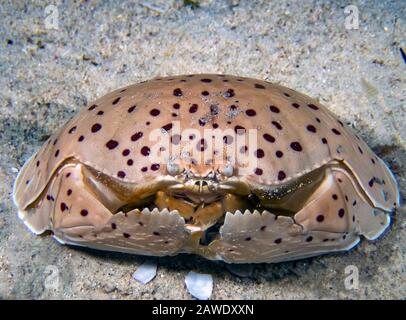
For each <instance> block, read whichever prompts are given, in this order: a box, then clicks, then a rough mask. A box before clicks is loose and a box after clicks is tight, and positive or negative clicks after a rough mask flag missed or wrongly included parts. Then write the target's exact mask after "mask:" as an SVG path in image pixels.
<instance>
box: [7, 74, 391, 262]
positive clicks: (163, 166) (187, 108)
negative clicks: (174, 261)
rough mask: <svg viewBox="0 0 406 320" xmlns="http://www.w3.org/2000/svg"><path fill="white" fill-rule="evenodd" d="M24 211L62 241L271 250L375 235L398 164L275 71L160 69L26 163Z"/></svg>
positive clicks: (83, 117) (337, 247)
mask: <svg viewBox="0 0 406 320" xmlns="http://www.w3.org/2000/svg"><path fill="white" fill-rule="evenodd" d="M13 195H14V202H15V204H16V206H17V207H18V212H19V217H20V218H21V219H22V220H23V221H24V223H25V224H26V226H27V227H28V228H29V229H30V230H31V231H32V232H34V233H35V234H41V233H44V232H46V231H50V232H51V233H52V235H53V237H54V238H56V239H57V240H58V241H59V242H61V243H63V244H72V245H79V246H86V247H91V248H96V249H101V250H110V251H120V252H127V253H134V254H141V255H151V256H165V255H176V254H178V253H192V254H198V255H201V256H203V257H205V258H207V259H211V260H223V261H225V262H227V263H274V262H281V261H288V260H294V259H300V258H306V257H310V256H315V255H319V254H324V253H329V252H335V251H344V250H349V249H351V248H353V247H354V246H355V245H356V244H357V243H358V242H359V241H360V238H361V236H363V237H365V238H367V239H369V240H374V239H376V238H377V237H379V236H380V235H381V234H382V233H383V231H384V230H385V229H387V227H388V226H389V225H390V220H391V214H392V213H393V212H394V210H395V208H396V207H398V206H399V190H398V187H397V184H396V181H395V179H394V176H393V175H392V173H391V171H390V170H389V169H388V167H387V166H386V165H385V163H384V162H383V161H382V160H381V159H380V158H378V157H377V156H376V155H375V154H374V153H373V152H372V151H371V149H370V148H369V147H368V146H367V144H366V143H365V142H364V141H362V139H360V137H359V136H357V135H355V134H354V133H353V132H352V131H351V129H350V128H349V127H348V126H347V125H346V124H344V123H343V122H341V121H340V120H338V119H337V117H335V116H334V115H333V114H332V113H331V112H330V111H329V110H328V109H327V108H325V107H323V106H322V105H321V104H320V103H319V102H317V101H316V100H314V99H311V98H309V97H308V96H306V95H303V94H301V93H298V92H296V91H294V90H292V89H289V88H287V87H284V86H280V85H277V84H273V83H270V82H267V81H261V80H255V79H250V78H244V77H236V76H231V75H213V74H199V75H183V76H176V77H165V78H155V79H152V80H150V81H144V82H141V83H138V84H134V85H130V86H127V87H125V88H122V89H118V90H116V91H113V92H111V93H109V94H107V95H105V96H103V97H102V98H100V99H98V100H96V101H95V102H93V103H91V104H90V105H89V106H87V107H86V109H84V110H83V111H82V112H80V113H79V114H77V115H76V116H75V117H74V118H72V119H71V120H70V121H68V122H67V123H66V124H65V125H64V126H63V127H62V128H61V129H60V130H59V131H58V132H57V133H55V134H54V135H53V136H51V137H50V138H49V139H48V141H47V142H46V143H45V144H44V145H43V146H42V148H41V149H40V150H39V151H38V152H37V153H36V154H35V155H34V156H32V157H31V158H30V159H29V160H28V161H27V162H26V163H25V165H24V166H23V168H22V169H21V170H20V172H19V175H18V177H17V179H16V182H15V186H14V191H13Z"/></svg>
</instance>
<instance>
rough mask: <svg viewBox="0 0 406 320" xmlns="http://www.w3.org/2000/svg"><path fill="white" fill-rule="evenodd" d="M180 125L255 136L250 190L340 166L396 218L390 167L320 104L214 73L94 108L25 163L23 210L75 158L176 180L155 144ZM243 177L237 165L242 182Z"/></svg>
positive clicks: (18, 187) (185, 139)
mask: <svg viewBox="0 0 406 320" xmlns="http://www.w3.org/2000/svg"><path fill="white" fill-rule="evenodd" d="M173 121H179V122H177V123H178V124H180V127H181V130H184V129H195V130H197V132H200V133H201V137H203V136H204V130H205V129H209V128H218V129H221V130H225V129H226V128H228V129H231V130H235V129H241V128H244V129H246V130H250V129H255V130H256V132H257V139H256V142H257V146H256V148H255V150H252V149H248V151H247V152H250V153H252V156H253V157H254V158H255V159H256V161H257V164H256V167H255V168H254V169H253V170H252V171H251V172H249V173H248V174H245V175H244V176H241V177H240V178H241V179H242V180H245V181H248V182H249V183H250V184H252V185H260V186H266V187H270V186H277V185H281V184H285V183H286V182H288V181H290V180H291V179H295V178H298V177H300V176H302V175H303V174H305V173H307V172H310V171H312V170H314V169H315V168H318V167H321V166H322V165H324V164H326V163H328V162H330V161H332V160H334V159H335V160H339V161H342V162H343V163H344V164H345V165H346V166H347V167H348V168H349V169H350V171H351V173H352V174H353V176H354V177H355V178H356V180H358V182H359V184H360V186H361V187H362V189H363V191H364V192H365V194H366V195H367V197H368V199H369V201H370V202H371V203H372V205H373V206H374V207H377V208H380V209H383V210H385V211H390V210H391V209H392V208H393V207H394V206H396V205H397V204H398V201H399V192H398V189H397V185H396V181H395V180H394V178H393V176H392V174H391V172H390V171H389V169H388V168H387V167H386V165H385V164H384V163H383V161H381V160H380V159H379V158H378V157H377V156H376V155H375V154H374V153H373V152H372V151H371V150H370V148H369V147H368V146H367V145H366V144H365V142H363V141H362V140H360V139H359V138H358V137H357V136H355V135H354V134H353V133H352V132H351V130H350V129H349V128H348V127H347V126H346V125H344V124H343V123H341V122H340V121H339V120H338V119H337V118H336V117H335V116H334V115H333V114H332V113H331V112H329V111H328V110H327V109H326V108H325V107H323V106H322V105H320V104H319V103H318V102H317V101H315V100H313V99H311V98H309V97H307V96H305V95H303V94H300V93H298V92H296V91H294V90H291V89H288V88H286V87H283V86H279V85H275V84H272V83H269V82H265V81H261V80H255V79H248V78H241V77H235V76H228V75H226V76H224V75H211V74H202V75H189V76H177V77H172V78H157V79H153V80H150V81H147V82H144V83H139V84H135V85H131V86H128V87H126V88H124V89H120V90H116V91H114V92H112V93H109V94H107V95H105V96H103V97H102V98H100V99H98V100H96V101H95V102H94V103H92V104H91V105H89V106H88V107H87V108H86V109H85V110H83V111H82V112H80V113H79V114H77V115H76V116H75V117H74V118H73V119H72V120H71V121H69V122H68V123H67V124H65V125H64V126H63V127H62V128H61V130H60V131H59V132H58V133H56V134H55V135H53V136H52V137H51V138H50V139H49V140H48V142H47V143H46V144H45V145H44V146H43V147H42V148H41V149H40V150H39V151H38V153H37V154H36V155H35V156H34V157H32V158H31V159H30V160H29V161H28V162H27V163H26V164H25V166H24V168H23V169H22V170H21V172H20V174H19V176H18V178H17V181H16V184H15V189H14V199H15V202H16V204H17V205H18V207H19V209H20V210H24V209H26V208H27V207H28V206H29V205H30V204H31V203H32V202H33V201H35V200H36V199H37V198H38V197H39V195H40V194H41V192H42V191H43V190H44V189H45V187H46V185H47V183H48V182H49V181H50V179H51V177H52V175H53V173H54V172H55V171H56V170H57V168H58V167H59V166H60V165H61V164H62V163H63V162H64V161H65V160H67V159H70V158H75V159H77V160H78V161H79V162H82V163H84V164H87V165H89V166H90V167H92V168H95V169H96V170H98V171H100V172H103V173H105V174H107V175H109V176H111V177H114V178H116V179H118V180H121V181H125V182H128V183H133V184H135V185H137V186H139V185H145V184H148V183H151V182H153V181H155V180H157V179H160V178H162V177H164V176H166V175H168V172H167V167H166V165H164V164H162V163H156V162H154V159H152V157H151V156H150V152H151V150H152V148H153V147H154V146H155V145H156V142H155V141H151V136H150V134H151V132H152V131H153V130H154V129H157V128H165V129H166V130H165V131H166V134H167V135H168V136H170V137H172V142H171V145H173V144H176V142H175V143H174V142H173V141H177V140H178V137H175V133H174V130H175V127H174V125H173V123H174V122H173ZM182 134H183V132H182ZM180 141H181V142H180V145H182V146H183V145H185V144H187V145H190V146H191V148H192V149H194V151H197V155H199V152H201V153H205V152H207V149H205V148H206V147H205V143H204V142H206V141H203V143H202V140H201V139H199V138H198V137H194V138H191V137H190V135H188V136H183V135H182V137H181V140H180ZM202 146H203V147H202ZM210 152H211V153H212V152H213V150H210ZM189 160H190V159H188V161H189ZM181 166H183V167H188V168H189V169H190V170H191V171H192V172H193V173H194V174H196V175H205V174H206V173H207V172H210V171H211V170H216V169H218V168H219V167H220V169H221V166H222V165H219V164H218V163H216V162H214V164H210V163H208V164H204V165H194V164H187V161H186V160H185V159H181ZM236 169H238V164H237V165H235V168H234V175H238V173H235V172H236Z"/></svg>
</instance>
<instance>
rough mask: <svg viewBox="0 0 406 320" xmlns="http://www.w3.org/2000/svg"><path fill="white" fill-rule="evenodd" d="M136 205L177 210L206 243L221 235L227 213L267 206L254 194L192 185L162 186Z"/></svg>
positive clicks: (191, 230)
mask: <svg viewBox="0 0 406 320" xmlns="http://www.w3.org/2000/svg"><path fill="white" fill-rule="evenodd" d="M200 187H201V186H200ZM136 208H138V209H140V210H143V209H145V208H148V209H149V210H154V209H158V210H159V211H164V210H168V211H169V212H171V211H176V212H177V213H178V214H179V215H180V216H181V217H182V218H184V220H185V227H186V228H187V229H188V230H189V231H190V232H191V233H192V234H195V235H196V236H197V235H199V238H200V239H199V244H200V245H203V246H207V245H209V244H210V243H211V242H212V241H213V240H215V239H216V238H217V237H218V236H219V231H220V228H221V226H222V225H223V224H224V219H225V216H226V213H231V214H235V213H237V212H245V211H246V210H249V211H254V210H266V208H264V207H263V206H262V205H261V201H260V199H259V198H258V197H257V196H255V195H254V194H249V195H247V196H241V195H237V194H233V193H222V192H213V191H211V192H204V190H203V192H202V190H194V189H190V188H186V189H180V190H176V191H173V190H167V189H166V190H159V191H157V192H156V193H155V194H154V195H153V196H152V197H151V198H150V200H149V202H148V203H143V205H142V207H136ZM132 209H134V206H128V207H125V208H121V210H123V211H129V210H132ZM281 214H284V215H285V214H287V213H281Z"/></svg>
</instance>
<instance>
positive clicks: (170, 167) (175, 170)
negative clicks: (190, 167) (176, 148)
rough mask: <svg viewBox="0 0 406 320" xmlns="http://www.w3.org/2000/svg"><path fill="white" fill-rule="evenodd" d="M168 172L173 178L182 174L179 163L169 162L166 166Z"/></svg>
mask: <svg viewBox="0 0 406 320" xmlns="http://www.w3.org/2000/svg"><path fill="white" fill-rule="evenodd" d="M166 170H167V171H168V173H169V174H170V175H171V176H175V175H177V174H179V173H180V171H181V170H180V166H179V165H178V164H177V163H173V162H168V164H167V165H166Z"/></svg>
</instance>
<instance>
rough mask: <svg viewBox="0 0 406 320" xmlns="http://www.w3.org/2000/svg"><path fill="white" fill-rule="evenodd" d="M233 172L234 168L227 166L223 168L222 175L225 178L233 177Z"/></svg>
mask: <svg viewBox="0 0 406 320" xmlns="http://www.w3.org/2000/svg"><path fill="white" fill-rule="evenodd" d="M233 171H234V168H233V166H232V165H231V164H228V165H226V166H225V167H224V169H223V170H222V173H223V174H224V175H225V176H226V177H231V176H232V175H233Z"/></svg>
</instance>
